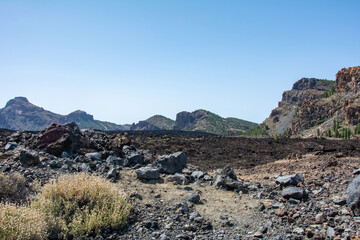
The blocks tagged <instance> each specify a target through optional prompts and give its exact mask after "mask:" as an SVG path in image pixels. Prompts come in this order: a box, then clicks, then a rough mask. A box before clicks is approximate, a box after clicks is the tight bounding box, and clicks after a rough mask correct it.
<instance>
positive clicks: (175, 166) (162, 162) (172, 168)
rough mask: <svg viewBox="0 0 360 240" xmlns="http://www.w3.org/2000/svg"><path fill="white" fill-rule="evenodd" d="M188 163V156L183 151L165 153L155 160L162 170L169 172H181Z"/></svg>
mask: <svg viewBox="0 0 360 240" xmlns="http://www.w3.org/2000/svg"><path fill="white" fill-rule="evenodd" d="M186 164H187V157H186V155H185V154H184V153H182V152H177V153H173V154H170V155H163V156H161V157H159V158H158V159H156V160H155V162H154V165H155V166H157V167H158V168H159V169H160V172H162V173H167V174H174V173H181V172H182V170H183V169H184V168H185V167H186Z"/></svg>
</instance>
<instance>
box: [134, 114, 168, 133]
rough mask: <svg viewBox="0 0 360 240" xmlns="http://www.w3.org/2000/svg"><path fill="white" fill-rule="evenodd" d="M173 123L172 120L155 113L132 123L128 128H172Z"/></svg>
mask: <svg viewBox="0 0 360 240" xmlns="http://www.w3.org/2000/svg"><path fill="white" fill-rule="evenodd" d="M174 125H175V121H174V120H171V119H170V118H167V117H164V116H161V115H155V116H152V117H150V118H148V119H146V120H144V121H139V123H137V124H135V123H134V124H133V125H132V126H131V127H130V130H172V129H173V128H174Z"/></svg>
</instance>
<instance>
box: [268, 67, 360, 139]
mask: <svg viewBox="0 0 360 240" xmlns="http://www.w3.org/2000/svg"><path fill="white" fill-rule="evenodd" d="M359 96H360V67H359V66H356V67H349V68H343V69H341V70H340V71H339V72H338V73H337V74H336V80H335V82H334V81H327V80H319V79H314V78H303V79H300V80H299V81H297V82H296V83H295V84H294V85H293V88H292V90H290V91H285V92H284V93H283V96H282V100H281V102H279V106H278V107H277V108H275V109H274V110H273V111H272V112H271V114H270V116H269V118H268V119H266V120H265V121H264V124H266V125H267V126H268V127H269V128H270V130H269V133H270V134H273V135H274V134H282V133H289V134H292V135H295V136H303V137H312V136H316V135H317V133H318V132H320V133H321V134H322V133H324V132H325V131H327V130H329V129H331V127H332V125H333V122H334V121H339V122H341V123H342V127H346V128H349V129H350V130H351V129H354V128H355V127H354V125H356V124H358V123H360V98H359Z"/></svg>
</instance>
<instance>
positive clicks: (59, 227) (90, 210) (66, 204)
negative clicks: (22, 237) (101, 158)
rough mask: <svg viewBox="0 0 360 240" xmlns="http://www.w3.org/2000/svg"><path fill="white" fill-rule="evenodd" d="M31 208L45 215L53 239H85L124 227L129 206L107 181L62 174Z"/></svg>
mask: <svg viewBox="0 0 360 240" xmlns="http://www.w3.org/2000/svg"><path fill="white" fill-rule="evenodd" d="M32 206H33V207H35V208H36V209H39V210H40V211H41V212H43V213H45V214H46V215H47V217H46V220H47V222H48V224H49V226H50V229H49V230H50V232H51V234H52V236H57V237H60V238H64V239H65V238H69V237H70V236H74V237H84V236H89V235H94V234H98V233H100V232H101V231H103V230H105V229H106V228H107V227H111V228H112V229H119V228H121V227H123V226H124V225H125V224H126V220H127V217H128V215H129V212H130V206H129V204H128V203H127V202H126V200H125V198H124V197H123V196H122V195H121V194H120V193H119V191H118V190H117V189H116V187H115V186H114V185H113V184H112V183H110V182H108V181H107V180H105V179H103V178H100V177H96V176H91V175H88V174H84V173H82V174H77V175H63V176H61V177H60V178H59V179H58V180H55V181H53V182H51V183H48V184H47V185H45V186H44V189H43V191H42V193H40V194H39V195H38V196H37V199H36V200H35V201H34V202H33V203H32Z"/></svg>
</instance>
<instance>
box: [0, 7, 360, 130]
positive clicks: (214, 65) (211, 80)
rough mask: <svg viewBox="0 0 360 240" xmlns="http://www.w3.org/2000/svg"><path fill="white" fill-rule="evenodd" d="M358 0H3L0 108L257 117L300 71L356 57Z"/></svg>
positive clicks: (359, 59)
mask: <svg viewBox="0 0 360 240" xmlns="http://www.w3.org/2000/svg"><path fill="white" fill-rule="evenodd" d="M359 9H360V1H358V0H354V1H350V0H349V1H347V0H343V1H340V0H339V1H332V0H317V1H310V0H302V1H300V0H294V1H289V0H283V1H279V0H272V1H267V0H251V1H250V0H248V1H246V0H244V1H240V0H234V1H230V0H221V1H220V0H218V1H214V0H171V1H168V0H164V1H158V0H152V1H149V0H143V1H141V0H127V1H125V0H123V1H120V0H116V1H115V0H114V1H110V0H103V1H91V0H77V1H66V0H63V1H46V0H43V1H31V0H26V1H17V0H0V89H1V94H0V108H2V107H4V106H5V104H6V102H7V101H8V100H10V99H12V98H14V97H16V96H24V97H27V98H28V99H29V101H30V102H32V103H34V104H35V105H38V106H41V107H43V108H45V109H47V110H50V111H52V112H55V113H59V114H69V113H70V112H72V111H75V110H78V109H81V110H84V111H86V112H87V113H89V114H92V115H94V118H95V119H99V120H103V121H110V122H114V123H118V124H125V123H130V124H131V123H133V122H138V121H139V120H145V119H147V118H148V117H150V116H152V115H155V114H161V115H164V116H166V117H169V118H171V119H175V117H176V114H177V113H178V112H180V111H190V112H191V111H194V110H197V109H206V110H209V111H211V112H214V113H216V114H218V115H220V116H222V117H237V118H241V119H245V120H249V121H253V122H257V123H260V122H262V121H263V120H265V119H266V118H267V117H268V116H269V114H270V112H271V110H272V109H273V108H275V107H276V106H277V104H278V101H280V100H281V95H282V92H283V91H285V90H289V89H291V87H292V85H293V84H294V82H296V81H297V80H299V79H300V78H302V77H315V78H321V79H331V80H334V79H335V74H336V73H337V71H339V70H340V69H341V68H344V67H351V66H358V65H360V14H359Z"/></svg>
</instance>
